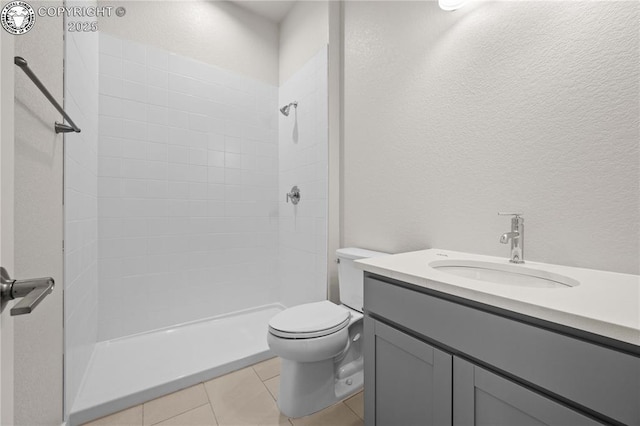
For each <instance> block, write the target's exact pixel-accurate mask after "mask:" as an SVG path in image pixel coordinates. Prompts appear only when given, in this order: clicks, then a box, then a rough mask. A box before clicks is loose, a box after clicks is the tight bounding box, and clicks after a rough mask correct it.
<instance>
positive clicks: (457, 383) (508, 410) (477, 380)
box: [453, 357, 601, 426]
mask: <svg viewBox="0 0 640 426" xmlns="http://www.w3.org/2000/svg"><path fill="white" fill-rule="evenodd" d="M453 364H454V368H453V375H454V379H453V383H454V384H453V389H454V391H453V420H454V421H453V424H454V425H456V426H472V425H475V426H495V425H518V426H544V425H562V426H569V425H575V426H589V425H600V424H601V423H598V422H596V421H594V420H592V419H591V418H589V417H586V416H584V415H582V414H580V413H578V412H576V411H573V410H571V409H569V408H567V407H565V406H564V405H561V404H559V403H558V402H555V401H553V400H551V399H548V398H545V397H544V396H542V395H540V394H537V393H535V392H533V391H531V390H529V389H527V388H526V387H524V386H521V385H519V384H517V383H514V382H512V381H510V380H507V379H505V378H504V377H500V376H498V375H497V374H494V373H492V372H490V371H488V370H485V369H484V368H482V367H479V366H477V365H474V364H472V363H470V362H468V361H465V360H463V359H460V358H458V357H454V358H453Z"/></svg>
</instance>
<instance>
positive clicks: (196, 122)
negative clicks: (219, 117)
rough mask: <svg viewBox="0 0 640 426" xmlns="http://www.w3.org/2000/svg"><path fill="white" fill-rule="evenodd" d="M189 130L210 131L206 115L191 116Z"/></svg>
mask: <svg viewBox="0 0 640 426" xmlns="http://www.w3.org/2000/svg"><path fill="white" fill-rule="evenodd" d="M189 128H190V129H191V130H197V131H200V132H207V131H209V119H208V117H207V116H206V115H204V114H189Z"/></svg>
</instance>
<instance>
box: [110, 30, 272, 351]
mask: <svg viewBox="0 0 640 426" xmlns="http://www.w3.org/2000/svg"><path fill="white" fill-rule="evenodd" d="M277 108H278V107H277V87H275V86H272V85H269V84H266V83H262V82H259V81H256V80H252V79H249V78H246V77H243V76H242V75H240V74H238V73H236V72H229V71H225V70H223V69H220V68H218V67H215V66H212V65H208V64H205V63H203V62H199V61H196V60H193V59H191V58H188V57H184V56H182V55H178V54H174V53H169V52H168V51H166V50H162V49H158V48H155V47H153V46H148V45H144V44H139V43H135V42H131V41H128V40H122V39H120V38H116V37H112V36H109V35H106V34H101V35H100V141H99V170H98V175H99V178H98V182H99V185H98V193H99V279H100V294H99V312H100V314H99V338H100V340H107V339H112V338H116V337H120V336H124V335H129V334H133V333H138V332H141V331H146V330H151V329H155V328H159V327H164V326H169V325H173V324H178V323H182V322H187V321H193V320H197V319H202V318H207V317H211V316H215V315H220V314H224V313H227V312H232V311H236V310H240V309H245V308H250V307H254V306H258V305H264V304H269V303H273V302H277V301H278V300H277V298H278V287H277V238H278V233H277V229H278V220H277V214H278V203H277V200H278V199H279V197H278V193H277V179H278V174H277V173H278V172H277V170H278V169H277V162H278V157H277V152H278V146H277V142H278V141H277V121H276V120H277V111H278V109H277Z"/></svg>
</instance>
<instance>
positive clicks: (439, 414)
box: [364, 316, 452, 426]
mask: <svg viewBox="0 0 640 426" xmlns="http://www.w3.org/2000/svg"><path fill="white" fill-rule="evenodd" d="M364 344H365V345H366V348H367V349H366V352H365V358H364V359H365V421H366V424H367V425H370V426H373V425H376V426H387V425H389V426H392V425H403V426H412V425H421V426H425V425H450V424H451V405H452V402H451V398H452V389H451V386H452V380H451V362H452V357H451V355H449V354H447V353H445V352H443V351H441V350H439V349H436V348H434V347H433V346H431V345H428V344H427V343H425V342H423V341H420V340H418V339H415V338H413V337H411V336H409V335H408V334H405V333H403V332H402V331H399V330H397V329H395V328H392V327H390V326H388V325H386V324H384V323H381V322H379V321H376V320H374V319H371V318H370V317H368V316H367V317H365V339H364Z"/></svg>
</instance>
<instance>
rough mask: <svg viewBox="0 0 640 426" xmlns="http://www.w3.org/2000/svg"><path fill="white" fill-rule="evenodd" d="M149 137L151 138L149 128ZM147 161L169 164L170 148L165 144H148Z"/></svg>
mask: <svg viewBox="0 0 640 426" xmlns="http://www.w3.org/2000/svg"><path fill="white" fill-rule="evenodd" d="M147 137H149V127H147ZM147 160H150V161H159V162H165V163H166V162H167V161H168V146H167V145H166V144H163V143H154V142H148V143H147Z"/></svg>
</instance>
